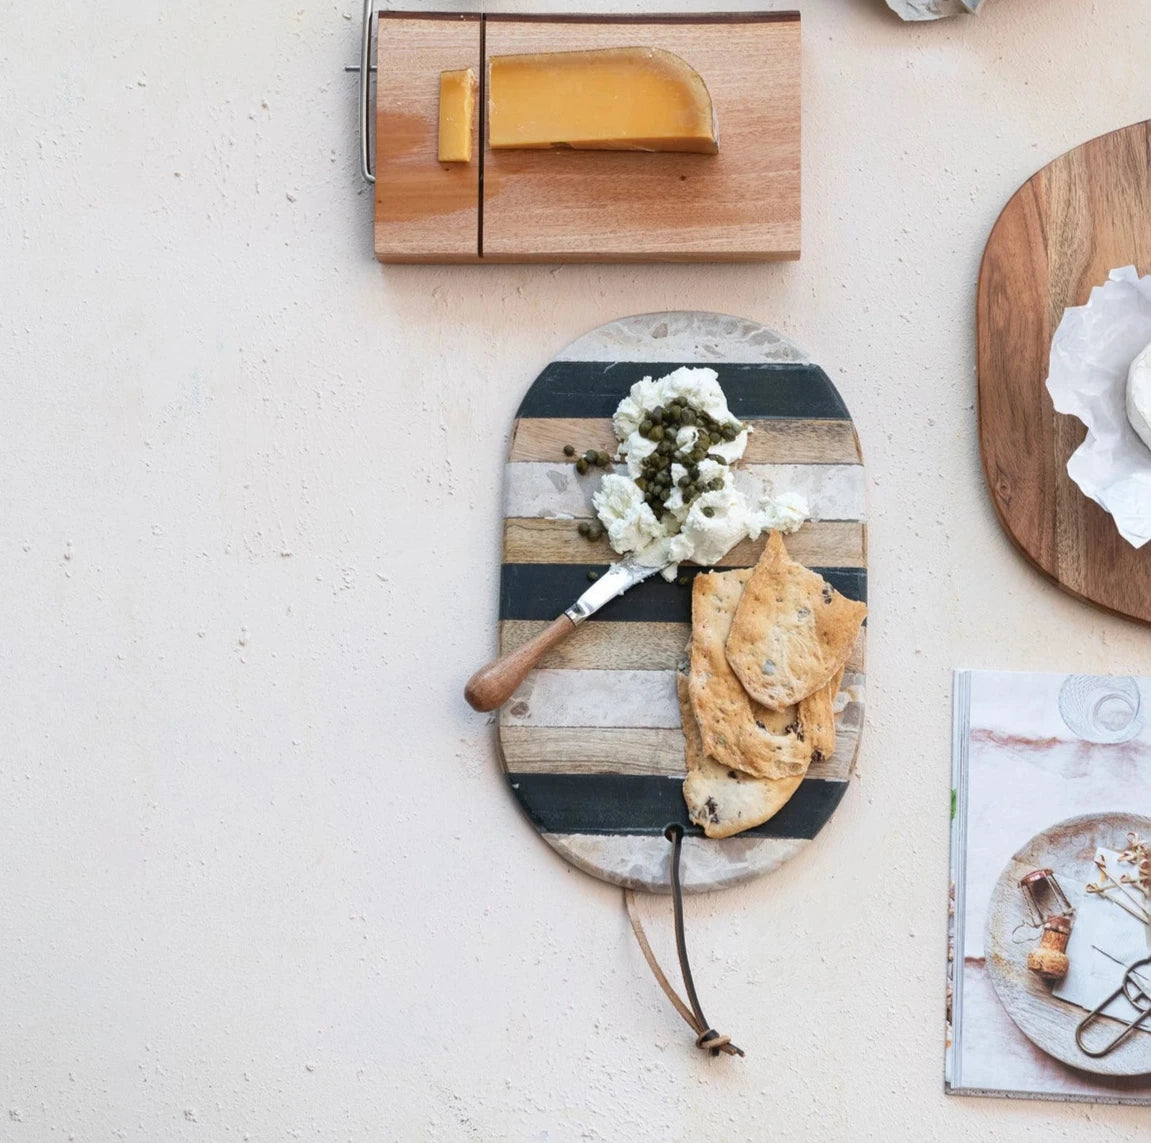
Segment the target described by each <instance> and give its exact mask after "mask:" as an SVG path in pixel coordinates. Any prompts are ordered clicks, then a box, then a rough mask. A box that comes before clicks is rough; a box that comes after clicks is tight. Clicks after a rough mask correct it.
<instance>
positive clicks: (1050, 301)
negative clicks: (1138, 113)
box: [976, 121, 1151, 622]
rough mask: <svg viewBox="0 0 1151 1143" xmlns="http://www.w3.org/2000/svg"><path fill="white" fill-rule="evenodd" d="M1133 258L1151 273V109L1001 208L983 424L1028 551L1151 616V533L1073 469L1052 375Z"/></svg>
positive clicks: (1064, 577)
mask: <svg viewBox="0 0 1151 1143" xmlns="http://www.w3.org/2000/svg"><path fill="white" fill-rule="evenodd" d="M1127 265H1134V266H1136V268H1137V269H1138V270H1139V272H1140V273H1142V274H1146V273H1148V272H1151V121H1148V122H1145V123H1136V124H1135V125H1133V126H1131V127H1125V128H1123V129H1122V130H1121V131H1113V132H1111V134H1109V135H1102V136H1100V137H1099V138H1098V139H1092V140H1091V141H1090V142H1089V143H1084V144H1083V145H1082V146H1080V147H1076V148H1075V150H1073V151H1069V152H1068V153H1067V154H1066V155H1062V156H1060V157H1059V158H1058V159H1056V160H1055V161H1054V162H1052V163H1049V164H1048V165H1047V166H1046V167H1044V168H1043V169H1042V170H1041V171H1039V172H1038V173H1037V174H1035V175H1033V176H1032V177H1031V178H1030V179H1028V181H1027V182H1026V183H1024V184H1023V186H1022V187H1021V188H1020V189H1019V190H1018V191H1017V192H1016V193H1015V195H1014V196H1013V197H1012V198H1011V200H1010V201H1009V202H1008V204H1007V206H1006V207H1004V209H1003V213H1002V214H1001V215H1000V216H999V220H998V221H997V222H996V224H995V226H994V228H993V229H992V231H991V237H990V239H989V240H988V243H987V249H986V250H985V251H984V255H983V265H982V268H981V269H980V273H979V290H978V301H977V308H976V324H977V342H978V372H979V437H980V443H981V446H982V450H983V471H984V476H985V477H986V480H987V487H988V490H989V491H990V493H991V500H992V503H993V504H994V505H995V510H996V512H997V513H998V514H999V520H1000V522H1001V523H1002V525H1003V527H1004V528H1005V529H1006V531H1007V534H1008V535H1009V536H1010V537H1011V538H1012V540H1014V541H1015V543H1016V544H1017V545H1018V547H1019V549H1020V551H1022V552H1023V554H1024V555H1025V556H1026V557H1027V559H1029V560H1030V561H1031V562H1032V563H1033V564H1034V565H1035V566H1036V567H1037V568H1038V569H1039V570H1040V571H1041V572H1043V573H1044V575H1047V576H1049V577H1050V578H1051V579H1053V580H1054V581H1055V582H1056V583H1057V584H1058V585H1059V586H1060V587H1062V588H1063V589H1064V590H1065V591H1068V592H1070V593H1071V594H1072V595H1075V596H1078V597H1079V598H1080V599H1083V600H1085V601H1087V602H1088V603H1094V604H1097V605H1098V606H1100V607H1104V608H1106V609H1107V610H1109V611H1115V612H1118V613H1119V614H1120V615H1127V616H1130V617H1131V618H1133V619H1141V620H1143V621H1144V622H1151V545H1148V546H1146V547H1144V548H1142V549H1141V550H1136V549H1135V548H1132V547H1131V546H1130V544H1128V543H1127V542H1126V541H1125V540H1124V539H1123V538H1122V537H1121V536H1120V535H1119V533H1118V531H1117V530H1116V528H1115V524H1114V522H1113V521H1112V519H1111V517H1110V516H1109V515H1108V514H1107V513H1106V512H1104V511H1103V509H1102V508H1100V507H1099V506H1098V505H1097V504H1096V503H1095V502H1094V501H1092V500H1089V499H1088V498H1087V497H1086V496H1084V495H1083V493H1082V492H1080V490H1079V489H1078V488H1077V487H1076V486H1075V485H1074V484H1073V483H1072V482H1071V480H1070V478H1069V477H1068V475H1067V460H1068V458H1069V457H1070V456H1071V454H1072V453H1073V452H1074V451H1075V449H1076V448H1078V447H1079V445H1080V444H1081V443H1082V442H1083V438H1084V435H1085V433H1086V430H1085V428H1084V426H1083V425H1082V423H1081V422H1080V421H1079V420H1077V419H1076V418H1075V417H1069V416H1065V415H1063V414H1059V413H1056V412H1055V410H1054V408H1053V407H1052V405H1051V398H1050V396H1049V395H1048V393H1047V389H1046V387H1045V381H1046V379H1047V358H1048V353H1049V351H1050V347H1051V338H1052V335H1053V334H1054V332H1055V329H1056V327H1057V326H1058V325H1059V321H1060V318H1061V317H1062V316H1063V310H1064V308H1065V307H1067V306H1079V305H1083V304H1084V303H1085V302H1086V301H1087V296H1088V294H1089V293H1090V291H1091V288H1092V287H1093V286H1097V285H1102V283H1103V282H1105V281H1106V280H1107V275H1108V273H1109V272H1110V271H1111V270H1112V269H1114V268H1116V267H1118V266H1127Z"/></svg>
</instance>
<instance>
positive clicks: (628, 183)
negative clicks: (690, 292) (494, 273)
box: [375, 12, 800, 262]
mask: <svg viewBox="0 0 1151 1143" xmlns="http://www.w3.org/2000/svg"><path fill="white" fill-rule="evenodd" d="M378 27H379V35H378V40H377V73H376V150H375V172H376V193H375V249H376V256H377V257H378V258H379V259H380V260H381V261H383V262H657V261H664V262H667V261H675V262H693V261H756V260H765V259H779V258H798V257H799V247H800V193H799V190H800V186H799V180H800V133H799V131H800V22H799V13H798V12H751V13H722V14H715V15H692V16H663V15H645V16H608V15H587V16H575V15H572V16H533V15H519V16H512V15H460V14H458V13H443V12H439V13H423V14H421V13H415V12H381V13H380V14H379V23H378ZM609 47H654V48H662V49H664V50H667V51H670V52H675V53H676V54H678V55H680V56H682V57H683V59H685V60H686V61H687V62H688V63H689V64H690V65H691V66H692V67H694V68H695V70H696V71H698V72H699V74H700V75H701V76H702V77H703V79H704V82H705V83H706V84H707V86H708V90H709V92H710V93H711V97H712V104H713V106H714V108H715V114H716V121H717V123H718V126H719V153H718V154H717V155H676V154H666V153H665V154H640V153H637V152H634V151H633V152H622V151H616V152H607V151H574V150H548V151H498V152H492V151H489V150H488V149H487V147H486V146H485V145H484V130H483V122H482V119H481V117H479V116H478V117H477V118H478V119H480V121H479V122H477V124H476V128H475V136H474V138H473V146H472V151H473V154H474V156H475V158H474V160H473V161H472V162H471V163H440V162H437V159H436V139H437V132H438V114H439V76H440V72H441V71H444V70H449V69H454V68H463V67H471V68H472V69H473V70H474V71H475V73H476V75H477V76H479V77H481V80H480V82H481V85H482V84H484V78H483V77H484V76H485V67H486V61H487V60H490V59H491V58H492V57H493V56H497V55H510V54H517V53H521V52H557V51H583V50H586V49H589V48H609ZM484 95H485V90H484V87H483V86H481V90H480V108H481V116H482V114H483V110H482V109H483V107H484Z"/></svg>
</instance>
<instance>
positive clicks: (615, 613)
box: [500, 564, 867, 623]
mask: <svg viewBox="0 0 1151 1143" xmlns="http://www.w3.org/2000/svg"><path fill="white" fill-rule="evenodd" d="M607 567H608V565H606V564H504V565H503V568H502V569H501V571H500V618H501V619H555V617H556V616H557V615H559V614H561V613H562V612H563V611H564V610H566V609H567V608H569V607H571V605H572V604H573V603H575V601H576V600H577V599H578V598H579V597H580V596H581V595H582V594H583V593H584V592H585V591H586V590H587V589H588V586H589V580H588V572H591V571H594V572H600V573H602V572H604V571H605V570H606V569H607ZM708 570H709V569H708V568H697V567H690V566H688V565H687V564H681V565H680V569H679V572H680V575H681V576H687V577H688V579H689V580H690V579H693V578H694V577H695V576H697V575H700V574H701V573H703V572H706V571H708ZM721 570H722V569H721ZM811 570H812V571H815V572H818V573H819V574H820V575H821V576H823V578H824V579H825V580H827V582H828V583H830V584H831V586H832V587H834V588H835V590H836V591H839V592H842V594H844V595H846V596H847V598H848V599H858V600H860V601H861V602H863V603H866V602H867V569H866V568H812V569H811ZM592 619H593V620H596V619H607V620H614V621H615V622H619V623H623V622H631V623H690V622H691V584H690V582H689V583H687V584H686V585H684V586H682V587H681V586H680V585H679V584H678V583H667V582H666V581H665V580H664V579H663V577H662V576H660V575H658V574H657V575H654V576H652V577H651V578H650V579H648V580H645V581H644V582H643V583H640V584H636V586H635V587H633V588H632V589H631V590H630V591H628V592H625V593H624V594H623V595H621V596H619V597H617V598H616V599H613V600H612V601H611V602H610V603H608V604H606V605H605V606H604V607H602V608H601V609H600V610H599V611H597V612H596V613H595V615H593V616H592Z"/></svg>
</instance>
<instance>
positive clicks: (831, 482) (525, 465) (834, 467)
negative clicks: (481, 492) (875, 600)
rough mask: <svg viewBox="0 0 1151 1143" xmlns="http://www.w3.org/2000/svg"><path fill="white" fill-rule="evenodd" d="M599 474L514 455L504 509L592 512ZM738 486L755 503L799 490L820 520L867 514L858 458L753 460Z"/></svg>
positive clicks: (740, 472)
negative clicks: (794, 461)
mask: <svg viewBox="0 0 1151 1143" xmlns="http://www.w3.org/2000/svg"><path fill="white" fill-rule="evenodd" d="M600 475H601V473H600V472H598V471H595V470H593V471H592V472H589V473H588V474H587V475H586V476H580V475H578V474H577V473H576V471H575V468H574V467H573V466H572V465H570V464H566V465H563V464H551V463H548V462H546V461H513V462H511V463H509V464H508V465H507V466H506V470H505V477H504V479H505V484H504V489H505V500H504V515H505V516H507V517H516V516H542V517H547V518H554V517H557V516H590V515H592V506H591V498H592V493H593V492H595V490H596V488H598V487H599V479H600ZM735 486H736V488H738V489H739V491H740V492H742V493H743V494H744V495H745V496H746V497H747V498H748V500H749V501H750V502H751V503H752V504H753V505H755V504H758V503H759V501H760V500H761V499H762V498H763V497H765V496H770V495H778V494H779V493H781V492H798V493H800V494H801V495H803V496H804V497H806V499H807V502H808V505H809V506H810V509H811V515H812V518H813V519H816V520H863V519H864V518H865V514H866V513H865V491H864V476H863V466H862V465H860V464H749V465H746V466H740V467H738V468H736V470H735Z"/></svg>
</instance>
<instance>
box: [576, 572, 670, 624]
mask: <svg viewBox="0 0 1151 1143" xmlns="http://www.w3.org/2000/svg"><path fill="white" fill-rule="evenodd" d="M667 566H668V565H667V564H656V565H655V566H654V567H652V566H651V565H650V564H641V563H639V562H637V561H636V559H635V557H634V556H628V557H627V558H626V559H622V560H620V561H619V563H615V564H612V565H611V567H610V568H608V570H607V571H606V572H604V573H603V575H601V576H600V577H599V579H597V580H596V581H595V583H593V584H592V585H591V587H589V588H588V589H587V591H585V592H584V593H583V595H581V596H580V597H579V599H577V600H576V601H575V603H573V604H572V605H571V607H569V608H568V609H567V610H566V611H565V612H564V614H565V615H566V616H567V617H568V618H569V619H570V620H571V621H572V623H574V624H575V626H577V627H578V626H579V625H580V624H581V623H582V622H583V621H584V620H585V619H587V617H588V616H589V615H594V614H595V613H596V612H597V611H599V609H600V608H601V607H603V605H604V604H605V603H609V602H610V601H611V600H613V599H615V597H616V596H617V595H623V593H624V592H625V591H627V589H628V588H629V587H635V585H636V584H637V583H643V581H644V580H645V579H649V578H650V577H651V576H653V575H655V573H656V572H659V571H663V569H664V568H665V567H667Z"/></svg>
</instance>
